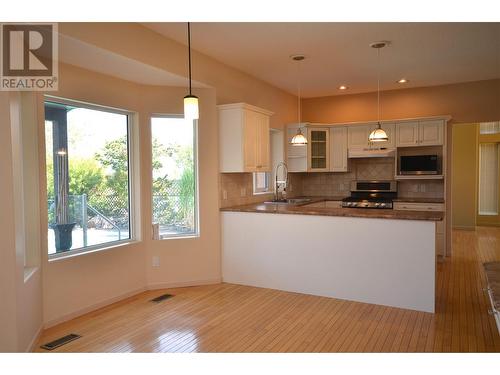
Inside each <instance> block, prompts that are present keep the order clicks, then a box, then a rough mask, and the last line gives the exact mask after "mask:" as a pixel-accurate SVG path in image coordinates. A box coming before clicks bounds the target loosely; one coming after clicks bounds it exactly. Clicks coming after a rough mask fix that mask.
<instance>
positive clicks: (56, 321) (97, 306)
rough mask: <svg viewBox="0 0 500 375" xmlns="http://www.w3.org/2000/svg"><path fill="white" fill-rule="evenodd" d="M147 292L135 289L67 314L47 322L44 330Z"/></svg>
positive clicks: (143, 289) (142, 289)
mask: <svg viewBox="0 0 500 375" xmlns="http://www.w3.org/2000/svg"><path fill="white" fill-rule="evenodd" d="M145 290H146V288H144V287H142V288H138V289H134V290H131V291H130V292H127V293H123V294H120V295H119V296H116V297H112V298H108V299H105V300H102V301H100V302H97V303H95V304H92V305H90V306H87V307H84V308H82V309H78V310H76V311H74V312H72V313H69V314H65V315H63V316H61V317H59V318H55V319H52V320H49V321H47V322H45V324H44V328H45V329H47V328H50V327H53V326H55V325H58V324H61V323H64V322H67V321H68V320H71V319H75V318H77V317H79V316H81V315H84V314H87V313H89V312H91V311H95V310H98V309H100V308H102V307H105V306H108V305H111V304H112V303H115V302H119V301H121V300H124V299H126V298H129V297H132V296H134V295H136V294H139V293H142V292H144V291H145Z"/></svg>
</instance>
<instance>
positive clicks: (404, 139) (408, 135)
mask: <svg viewBox="0 0 500 375" xmlns="http://www.w3.org/2000/svg"><path fill="white" fill-rule="evenodd" d="M443 132H444V121H443V120H425V121H413V122H403V123H399V124H397V131H396V133H397V136H396V139H397V143H396V145H397V147H411V146H441V145H442V144H443V139H444V134H443Z"/></svg>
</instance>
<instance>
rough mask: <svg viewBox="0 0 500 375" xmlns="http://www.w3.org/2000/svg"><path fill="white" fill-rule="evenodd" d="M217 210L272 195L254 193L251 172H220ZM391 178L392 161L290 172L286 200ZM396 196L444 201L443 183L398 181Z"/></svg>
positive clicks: (337, 193)
mask: <svg viewBox="0 0 500 375" xmlns="http://www.w3.org/2000/svg"><path fill="white" fill-rule="evenodd" d="M219 176H220V183H219V187H220V191H219V193H220V194H219V202H220V207H221V208H224V207H230V206H239V205H244V204H251V203H258V202H263V201H265V200H270V199H272V198H273V193H269V194H258V195H254V194H253V181H252V178H253V176H252V173H221V174H220V175H219ZM392 179H394V159H392V158H371V159H369V158H365V159H363V158H362V159H350V160H349V171H348V172H343V173H339V172H335V173H333V172H332V173H329V172H321V173H320V172H310V173H289V183H290V185H289V188H288V192H287V193H288V197H297V196H316V197H318V196H324V197H347V196H349V195H350V184H351V181H353V180H392ZM398 196H399V197H402V198H443V197H444V183H443V180H411V181H410V180H405V181H398Z"/></svg>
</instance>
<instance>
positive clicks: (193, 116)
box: [184, 95, 200, 120]
mask: <svg viewBox="0 0 500 375" xmlns="http://www.w3.org/2000/svg"><path fill="white" fill-rule="evenodd" d="M199 117H200V112H199V109H198V97H197V96H194V95H186V96H185V97H184V118H185V119H186V120H198V119H199Z"/></svg>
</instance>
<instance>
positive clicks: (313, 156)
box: [307, 127, 330, 172]
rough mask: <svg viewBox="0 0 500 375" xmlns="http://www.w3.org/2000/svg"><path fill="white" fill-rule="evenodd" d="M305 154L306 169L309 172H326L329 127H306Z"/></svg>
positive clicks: (327, 166) (328, 160)
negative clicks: (306, 159)
mask: <svg viewBox="0 0 500 375" xmlns="http://www.w3.org/2000/svg"><path fill="white" fill-rule="evenodd" d="M307 142H308V145H307V146H308V147H307V156H308V160H309V162H308V170H309V171H310V172H328V171H329V170H330V168H329V164H330V158H329V154H330V145H329V142H330V129H329V128H325V127H322V128H308V129H307Z"/></svg>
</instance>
